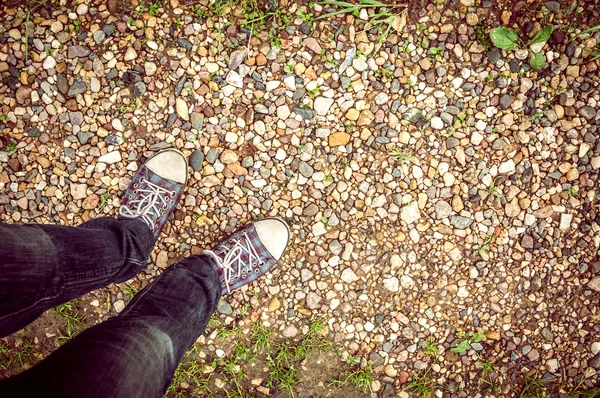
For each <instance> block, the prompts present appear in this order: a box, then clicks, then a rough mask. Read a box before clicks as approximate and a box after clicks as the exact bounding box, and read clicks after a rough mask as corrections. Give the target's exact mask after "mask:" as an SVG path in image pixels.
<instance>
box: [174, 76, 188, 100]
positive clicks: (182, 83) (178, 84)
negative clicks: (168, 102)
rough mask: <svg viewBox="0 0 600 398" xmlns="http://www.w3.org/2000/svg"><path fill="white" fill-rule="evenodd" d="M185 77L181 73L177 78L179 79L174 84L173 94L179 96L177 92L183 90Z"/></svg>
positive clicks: (179, 92)
mask: <svg viewBox="0 0 600 398" xmlns="http://www.w3.org/2000/svg"><path fill="white" fill-rule="evenodd" d="M186 79H187V76H186V75H183V76H181V77H180V78H179V81H178V82H177V85H176V86H175V96H176V97H179V94H181V91H183V85H184V84H185V80H186Z"/></svg>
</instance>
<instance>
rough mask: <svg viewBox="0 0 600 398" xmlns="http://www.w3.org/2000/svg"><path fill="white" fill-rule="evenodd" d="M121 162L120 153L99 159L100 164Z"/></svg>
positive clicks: (113, 153)
mask: <svg viewBox="0 0 600 398" xmlns="http://www.w3.org/2000/svg"><path fill="white" fill-rule="evenodd" d="M120 161H121V153H120V152H119V151H112V152H109V153H107V154H106V155H102V156H100V157H99V158H98V162H100V163H106V164H114V163H117V162H120Z"/></svg>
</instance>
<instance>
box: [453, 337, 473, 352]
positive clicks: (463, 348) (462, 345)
mask: <svg viewBox="0 0 600 398" xmlns="http://www.w3.org/2000/svg"><path fill="white" fill-rule="evenodd" d="M469 347H471V343H469V340H463V341H461V342H460V344H459V345H457V346H456V347H454V348H451V349H450V351H452V352H455V353H457V354H462V353H464V352H467V350H468V349H469Z"/></svg>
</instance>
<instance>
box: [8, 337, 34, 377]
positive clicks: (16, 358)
mask: <svg viewBox="0 0 600 398" xmlns="http://www.w3.org/2000/svg"><path fill="white" fill-rule="evenodd" d="M36 351H37V350H36V348H35V345H34V343H33V340H32V339H26V338H23V339H22V340H21V341H20V344H18V346H17V347H15V348H14V349H10V348H9V347H7V346H5V345H4V344H3V343H2V342H0V369H2V370H6V369H8V368H9V367H11V366H14V370H16V371H17V372H20V371H22V370H25V369H29V368H30V367H31V366H32V365H33V362H34V359H35V357H34V355H35V353H36Z"/></svg>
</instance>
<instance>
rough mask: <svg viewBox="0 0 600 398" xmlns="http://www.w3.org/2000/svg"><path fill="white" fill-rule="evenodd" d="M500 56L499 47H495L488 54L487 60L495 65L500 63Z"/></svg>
mask: <svg viewBox="0 0 600 398" xmlns="http://www.w3.org/2000/svg"><path fill="white" fill-rule="evenodd" d="M500 56H501V55H500V50H498V48H497V47H494V48H492V49H491V50H490V51H488V52H487V58H488V60H489V61H490V62H491V63H493V64H495V63H496V62H498V60H499V59H500Z"/></svg>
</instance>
